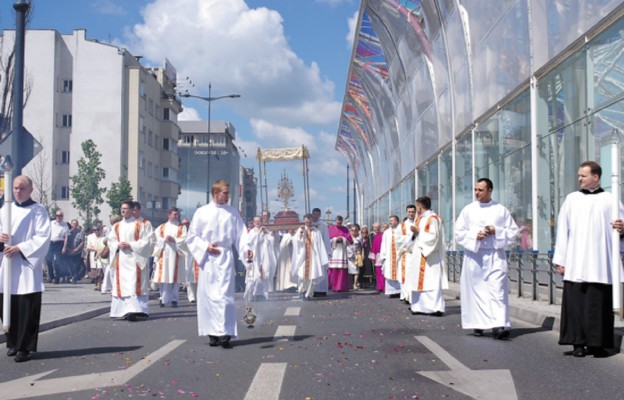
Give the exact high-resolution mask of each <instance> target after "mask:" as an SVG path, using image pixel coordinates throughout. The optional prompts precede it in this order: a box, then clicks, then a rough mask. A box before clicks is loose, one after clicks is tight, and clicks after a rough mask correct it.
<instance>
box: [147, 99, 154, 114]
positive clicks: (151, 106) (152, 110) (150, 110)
mask: <svg viewBox="0 0 624 400" xmlns="http://www.w3.org/2000/svg"><path fill="white" fill-rule="evenodd" d="M148 104H149V105H148V111H149V113H150V114H151V115H154V101H153V100H152V99H149V101H148Z"/></svg>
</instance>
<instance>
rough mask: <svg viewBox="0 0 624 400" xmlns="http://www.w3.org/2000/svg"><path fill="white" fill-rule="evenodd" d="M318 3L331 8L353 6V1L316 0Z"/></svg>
mask: <svg viewBox="0 0 624 400" xmlns="http://www.w3.org/2000/svg"><path fill="white" fill-rule="evenodd" d="M314 1H315V2H316V3H321V4H327V5H329V6H331V7H338V6H339V5H341V4H351V3H352V2H353V0H314Z"/></svg>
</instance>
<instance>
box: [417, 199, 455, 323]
mask: <svg viewBox="0 0 624 400" xmlns="http://www.w3.org/2000/svg"><path fill="white" fill-rule="evenodd" d="M416 211H417V212H418V218H416V221H417V223H416V234H417V236H416V240H415V242H414V249H413V251H412V268H413V269H414V270H415V271H416V274H415V277H416V279H415V281H414V282H410V286H411V290H412V295H411V306H410V307H411V310H412V314H428V315H434V316H442V315H443V314H444V312H445V303H444V293H443V292H442V290H443V289H448V278H447V275H446V265H445V262H444V260H445V257H446V246H445V244H444V225H442V221H441V220H440V216H438V214H436V213H435V212H434V211H432V210H431V199H430V198H429V197H427V196H422V197H419V198H418V199H417V200H416Z"/></svg>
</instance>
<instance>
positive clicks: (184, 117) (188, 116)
mask: <svg viewBox="0 0 624 400" xmlns="http://www.w3.org/2000/svg"><path fill="white" fill-rule="evenodd" d="M200 119H201V117H200V116H199V112H197V110H196V109H194V108H193V107H187V106H185V107H184V110H182V112H181V113H180V114H178V121H198V120H200Z"/></svg>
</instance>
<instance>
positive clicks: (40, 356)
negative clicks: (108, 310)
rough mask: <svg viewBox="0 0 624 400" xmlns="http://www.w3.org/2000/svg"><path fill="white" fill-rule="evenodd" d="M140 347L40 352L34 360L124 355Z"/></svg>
mask: <svg viewBox="0 0 624 400" xmlns="http://www.w3.org/2000/svg"><path fill="white" fill-rule="evenodd" d="M142 347H143V346H123V347H89V348H86V349H74V350H70V349H67V350H56V351H41V352H37V353H36V356H35V358H36V359H37V360H46V359H51V358H65V357H76V356H88V355H93V354H108V353H124V352H128V351H134V350H138V349H140V348H142Z"/></svg>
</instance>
